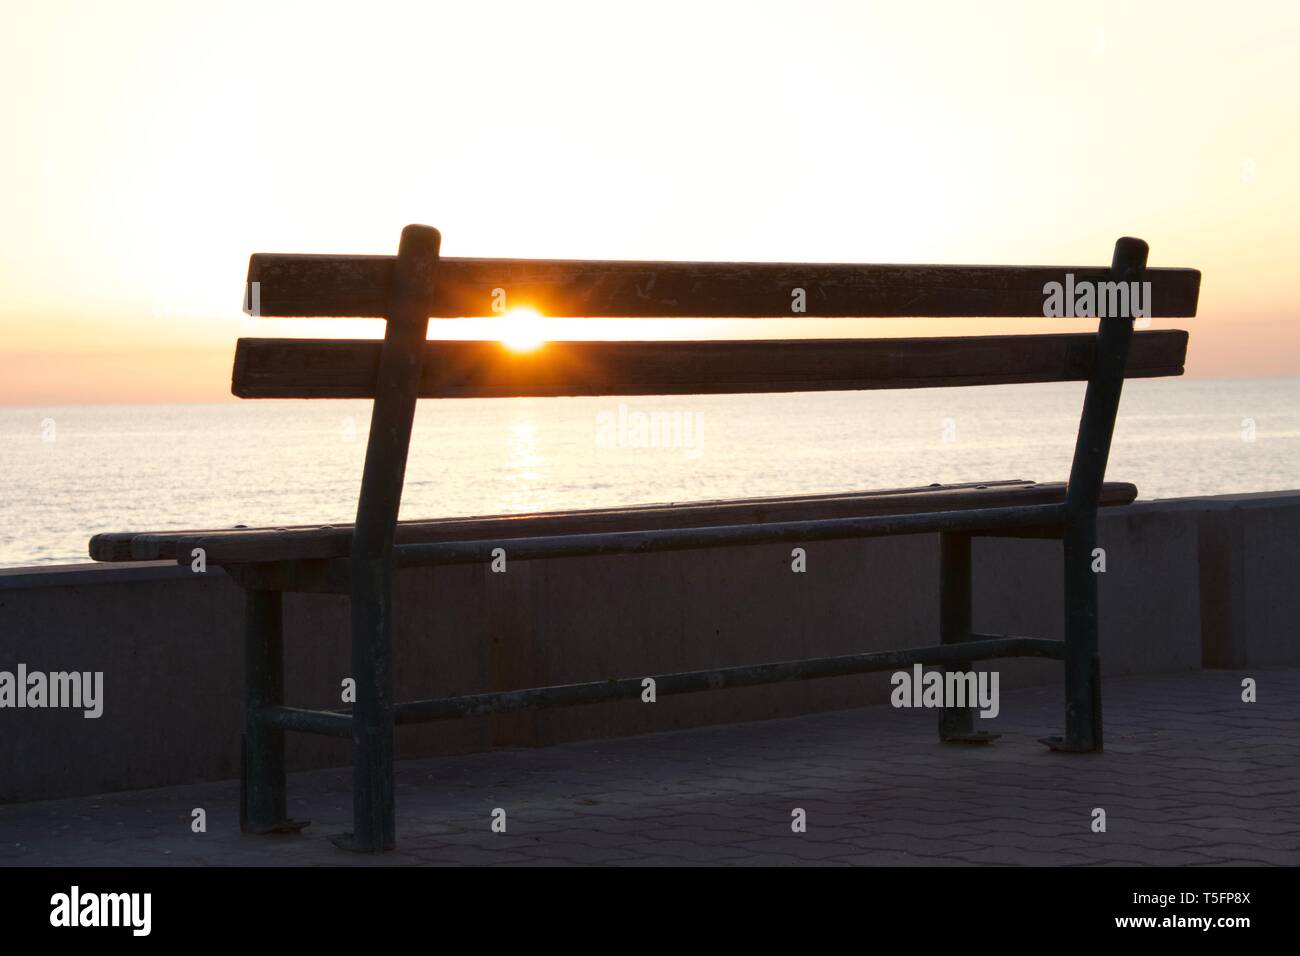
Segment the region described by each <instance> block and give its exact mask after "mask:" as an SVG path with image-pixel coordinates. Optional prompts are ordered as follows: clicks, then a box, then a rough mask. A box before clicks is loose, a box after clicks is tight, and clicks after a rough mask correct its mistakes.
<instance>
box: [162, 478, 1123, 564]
mask: <svg viewBox="0 0 1300 956" xmlns="http://www.w3.org/2000/svg"><path fill="white" fill-rule="evenodd" d="M1136 497H1137V488H1135V487H1134V486H1133V485H1131V484H1127V483H1124V482H1108V483H1107V484H1106V485H1105V486H1104V488H1103V490H1102V500H1101V503H1102V504H1103V505H1107V506H1109V505H1124V504H1128V503H1129V502H1131V501H1133V500H1134V498H1136ZM1064 500H1065V484H1064V483H1062V482H1050V483H1034V482H1030V483H1023V482H1009V483H1002V482H990V483H988V484H985V485H978V486H975V487H971V486H969V485H963V486H952V485H946V486H935V487H932V488H923V489H912V490H907V491H897V492H883V493H870V492H865V493H864V492H860V493H857V494H846V495H835V496H811V497H787V498H778V499H762V500H759V501H757V502H756V501H743V500H742V501H733V502H712V503H701V504H684V505H669V506H655V507H645V508H634V509H625V508H613V509H601V510H597V511H588V512H579V513H565V512H558V513H554V514H548V515H514V516H499V517H495V518H486V519H485V518H473V519H454V518H453V519H446V520H443V521H429V522H402V523H400V524H399V525H398V529H397V537H396V540H397V543H399V544H418V543H433V542H440V541H485V540H508V539H517V538H529V537H540V536H548V535H562V534H591V533H600V532H615V531H638V530H650V529H664V528H703V527H716V526H723V525H732V524H748V523H768V522H780V521H801V520H813V519H820V518H847V517H868V516H874V515H900V514H919V513H930V512H950V511H962V510H970V509H976V508H1000V507H1017V506H1028V505H1043V504H1057V503H1060V502H1062V501H1064ZM351 540H352V529H351V528H350V527H338V528H319V529H301V530H289V529H283V530H260V531H253V530H250V531H242V532H223V533H218V534H210V535H191V536H179V537H177V538H176V539H175V540H174V542H173V543H172V545H171V547H172V553H173V555H174V556H175V558H176V560H177V561H178V562H180V563H181V564H187V563H189V561H190V558H189V555H190V554H191V552H192V550H193V549H194V548H202V549H203V550H204V552H205V554H206V557H207V560H208V562H209V563H212V564H222V563H248V562H271V561H301V560H323V559H330V558H341V557H346V556H347V555H348V552H349V549H350V546H351Z"/></svg>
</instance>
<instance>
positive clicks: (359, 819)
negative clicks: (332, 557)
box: [340, 561, 397, 853]
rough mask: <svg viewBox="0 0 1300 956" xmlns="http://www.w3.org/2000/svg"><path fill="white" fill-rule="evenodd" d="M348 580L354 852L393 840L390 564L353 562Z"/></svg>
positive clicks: (349, 844)
mask: <svg viewBox="0 0 1300 956" xmlns="http://www.w3.org/2000/svg"><path fill="white" fill-rule="evenodd" d="M359 563H360V564H361V565H362V566H361V567H357V568H355V569H354V570H353V576H354V577H353V586H352V674H353V676H354V677H355V679H356V682H357V700H356V704H355V705H354V706H353V708H352V820H353V831H352V836H351V839H350V840H345V841H340V845H342V846H344V847H346V848H347V849H350V850H354V851H356V852H358V853H382V852H383V851H385V850H391V849H393V848H394V847H395V846H396V845H397V824H396V816H395V808H394V796H393V789H394V787H393V727H394V724H393V721H394V709H393V663H392V662H393V621H392V569H391V568H390V567H389V566H388V564H387V562H383V561H374V562H359Z"/></svg>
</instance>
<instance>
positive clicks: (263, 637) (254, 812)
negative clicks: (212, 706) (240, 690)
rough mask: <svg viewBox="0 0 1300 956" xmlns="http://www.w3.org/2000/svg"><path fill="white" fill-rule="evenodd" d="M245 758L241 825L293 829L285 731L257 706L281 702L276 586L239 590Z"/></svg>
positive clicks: (256, 829)
mask: <svg viewBox="0 0 1300 956" xmlns="http://www.w3.org/2000/svg"><path fill="white" fill-rule="evenodd" d="M244 597H245V600H244V609H245V610H244V641H245V643H244V667H245V682H246V683H245V690H244V702H245V707H244V759H243V775H242V779H241V784H242V786H241V794H240V804H241V805H240V811H241V812H240V821H239V822H240V829H242V830H243V831H244V832H245V833H257V834H267V833H293V832H296V831H298V830H301V829H302V828H303V827H305V826H306V825H307V824H306V823H305V822H295V821H292V820H290V819H289V815H288V808H287V804H286V795H285V764H284V731H283V730H278V729H276V728H273V727H267V726H265V725H264V724H263V723H262V710H263V708H266V707H277V706H280V705H282V704H283V703H284V634H283V616H282V601H281V595H280V592H279V591H264V590H246V591H245V592H244Z"/></svg>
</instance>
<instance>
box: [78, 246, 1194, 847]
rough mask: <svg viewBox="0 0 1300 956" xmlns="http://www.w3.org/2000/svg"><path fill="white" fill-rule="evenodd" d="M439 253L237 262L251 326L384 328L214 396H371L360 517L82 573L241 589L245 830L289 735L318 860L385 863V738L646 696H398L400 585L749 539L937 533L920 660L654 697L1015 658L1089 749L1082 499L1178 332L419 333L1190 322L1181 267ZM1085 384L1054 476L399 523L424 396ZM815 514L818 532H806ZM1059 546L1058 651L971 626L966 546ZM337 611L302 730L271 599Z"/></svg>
mask: <svg viewBox="0 0 1300 956" xmlns="http://www.w3.org/2000/svg"><path fill="white" fill-rule="evenodd" d="M439 243H440V238H439V235H438V233H437V231H436V230H434V229H431V228H429V227H427V226H408V227H407V228H406V229H405V230H404V231H403V233H402V238H401V243H400V247H399V250H398V254H397V256H396V257H392V256H328V255H264V254H259V255H254V256H253V257H252V259H251V261H250V265H249V275H248V286H247V292H246V308H247V309H248V310H249V311H251V312H254V313H255V314H260V315H265V316H312V317H321V316H368V317H379V318H385V319H386V320H387V324H386V328H385V335H384V338H383V340H382V341H316V340H300V339H241V340H240V341H239V343H238V347H237V350H236V354H235V365H234V375H233V390H234V393H235V394H236V395H238V396H241V397H244V398H360V397H365V398H371V397H373V399H374V409H373V416H372V420H371V427H370V434H369V443H368V445H367V449H366V459H365V467H364V473H363V477H362V484H361V493H360V500H359V502H358V505H357V518H356V523H355V524H353V525H346V526H335V527H293V528H258V529H240V530H233V531H232V530H194V531H170V532H166V531H153V532H134V533H127V534H116V533H115V534H101V535H96V536H95V537H94V538H93V539H92V540H91V542H90V553H91V556H92V557H93V558H95V559H97V560H101V561H129V560H146V559H159V558H172V559H175V560H176V561H178V562H179V563H181V564H189V563H190V562H191V560H192V558H193V556H194V555H195V554H197V553H198V551H197V550H196V549H202V552H203V554H204V555H205V557H206V560H207V562H208V563H210V564H214V565H218V566H221V567H223V568H224V569H225V570H226V572H227V573H228V574H229V575H230V576H231V577H232V578H233V579H234V580H235V581H237V582H238V583H239V584H240V585H241V586H242V587H243V588H244V589H245V591H246V596H247V601H246V606H247V611H246V621H245V640H246V662H247V688H246V701H247V705H246V711H245V745H244V775H243V778H244V788H243V794H244V795H243V804H244V805H243V825H244V827H245V829H247V830H249V831H251V832H255V833H271V832H281V831H285V830H293V829H297V828H299V827H300V826H302V824H298V823H295V822H293V821H290V820H289V819H288V815H287V811H286V792H285V763H284V734H285V732H286V731H298V732H305V733H315V734H326V735H332V736H337V737H345V738H350V739H351V740H352V743H353V764H354V791H353V801H354V830H353V833H352V834H349V835H345V836H344V837H343V838H340V840H339V841H338V842H340V844H341V845H344V846H348V847H349V848H352V849H356V850H360V851H367V852H380V851H382V850H384V849H387V848H391V847H393V846H394V845H395V839H396V828H395V814H394V802H393V737H394V727H395V725H397V724H406V723H417V722H421V721H429V720H439V719H445V718H453V717H463V716H469V715H480V714H489V713H501V712H507V711H516V710H522V709H528V708H538V707H552V706H563V705H567V704H579V703H590V702H595V701H605V700H613V699H617V698H630V697H636V696H639V695H640V693H641V687H642V685H641V681H642V677H641V676H637V677H630V678H627V679H623V680H606V681H593V682H590V683H585V684H574V685H566V686H561V687H547V688H522V689H517V690H508V691H499V692H490V693H480V694H475V695H471V696H467V697H456V698H447V699H435V700H421V701H413V702H403V703H398V702H396V701H394V700H393V689H392V688H393V680H392V673H393V661H392V621H393V615H394V613H396V612H395V610H394V608H393V607H392V597H391V594H392V576H393V571H394V569H395V568H400V567H409V566H415V565H442V564H459V563H468V562H485V561H489V560H490V559H491V555H492V552H493V549H496V548H504V549H505V551H506V553H507V555H508V558H509V560H510V561H521V560H530V559H540V558H559V557H565V556H574V555H617V554H643V553H649V552H656V551H665V550H674V549H689V548H719V547H730V546H742V545H754V544H759V543H765V542H793V543H799V544H806V543H808V542H813V541H824V540H831V539H845V538H859V537H876V536H885V535H897V534H914V533H923V532H935V533H937V534H938V536H939V542H940V550H941V556H942V560H941V581H940V594H941V605H942V607H941V629H940V630H941V633H940V635H939V637H940V643H939V644H937V645H935V646H931V647H923V648H915V649H910V650H898V651H888V652H879V653H863V654H854V655H849V656H842V657H832V658H816V659H808V660H795V661H783V662H778V663H764V664H746V665H743V666H735V667H726V668H721V669H715V670H711V671H696V672H690V673H678V674H667V675H660V676H658V677H657V678H656V682H657V693H658V694H660V695H668V694H676V693H689V692H693V691H703V690H712V689H717V688H722V687H730V686H743V685H754V684H762V683H771V682H776V681H787V680H797V679H808V678H816V677H829V676H838V675H845V674H860V673H866V672H871V671H884V670H894V669H898V668H904V667H909V666H911V665H913V664H916V663H920V664H925V665H936V666H942V667H947V668H950V669H956V670H965V669H969V668H970V667H971V662H972V661H976V660H987V659H995V658H1003V657H1015V656H1039V657H1048V658H1055V659H1060V660H1063V661H1064V665H1065V698H1066V712H1065V733H1064V736H1062V737H1058V738H1049V739H1048V741H1046V742H1048V743H1049V744H1050V745H1051V746H1052V747H1054V748H1055V749H1058V750H1064V751H1069V752H1090V751H1098V750H1100V749H1101V747H1102V730H1101V699H1100V677H1099V663H1098V661H1099V658H1098V650H1097V646H1098V645H1097V583H1096V578H1095V576H1094V574H1093V572H1092V562H1093V549H1094V548H1095V547H1096V544H1097V537H1096V515H1097V509H1098V507H1100V506H1107V505H1124V504H1127V503H1129V502H1131V501H1133V500H1134V498H1135V497H1136V495H1137V489H1136V488H1134V487H1133V486H1132V485H1128V484H1121V483H1105V482H1104V480H1103V479H1104V475H1105V469H1106V460H1107V457H1108V454H1109V450H1110V442H1111V434H1112V430H1113V427H1114V423H1115V415H1116V411H1117V408H1118V404H1119V398H1120V390H1121V387H1122V385H1123V380H1124V377H1125V376H1126V375H1127V376H1129V377H1152V376H1162V375H1178V374H1181V372H1182V370H1183V359H1184V355H1185V353H1186V347H1187V334H1186V333H1185V332H1181V331H1144V332H1137V333H1135V332H1134V331H1133V322H1132V317H1131V308H1130V307H1129V305H1128V304H1126V305H1124V306H1123V307H1122V308H1121V309H1120V310H1119V311H1120V314H1113V315H1109V316H1106V317H1102V318H1100V321H1099V325H1098V331H1097V333H1096V334H1095V335H1094V334H1092V333H1086V334H1059V333H1057V334H1052V333H1049V334H1039V335H1003V336H983V337H954V338H899V339H884V340H871V339H863V340H859V339H839V340H829V341H828V340H794V341H717V342H551V343H549V344H547V345H545V346H544V347H542V348H541V349H539V350H537V351H534V352H526V353H520V352H514V351H511V350H509V349H507V348H505V347H504V346H502V345H500V344H498V343H495V342H463V341H426V335H427V331H428V324H429V319H430V318H431V317H433V318H443V317H448V318H449V317H461V316H490V315H492V314H493V310H492V304H493V302H494V290H501V289H504V290H507V294H508V297H509V301H510V302H511V303H512V304H513V305H522V304H529V305H532V306H534V307H536V308H538V309H539V310H540V311H542V312H544V313H545V314H549V315H561V316H585V317H608V318H619V317H637V316H647V317H665V318H668V317H677V316H684V317H751V318H764V317H772V318H777V317H781V318H789V317H791V315H792V309H791V303H792V295H793V294H794V290H796V289H802V290H804V295H805V297H806V300H805V301H806V312H804V313H802V314H806V315H808V316H810V317H834V316H845V317H847V316H862V317H878V316H900V317H902V316H908V317H910V316H922V317H923V316H985V317H1025V316H1037V317H1040V318H1041V317H1043V316H1044V314H1045V312H1044V303H1045V300H1046V298H1047V291H1046V290H1047V289H1048V288H1049V286H1048V284H1049V283H1052V282H1061V283H1064V282H1065V281H1066V275H1067V273H1068V274H1072V276H1073V282H1074V285H1075V287H1079V286H1080V283H1085V282H1091V283H1107V282H1124V283H1129V282H1139V281H1141V282H1149V283H1150V296H1149V297H1148V299H1147V307H1148V310H1149V314H1150V315H1152V316H1155V317H1162V318H1164V317H1174V316H1191V315H1194V314H1195V312H1196V302H1197V295H1198V290H1199V284H1200V274H1199V273H1198V272H1196V271H1194V270H1189V269H1147V268H1146V259H1147V246H1146V244H1145V243H1143V242H1141V241H1140V240H1137V239H1121V240H1119V242H1117V243H1116V245H1115V250H1114V256H1113V260H1112V263H1111V266H1110V268H1109V269H1107V268H1092V267H1078V268H1069V267H1005V266H970V267H967V266H922V265H839V264H836V265H809V264H775V263H687V262H579V261H529V260H514V259H452V258H441V257H440V256H439ZM1116 288H1118V287H1115V286H1111V287H1110V292H1111V294H1112V300H1113V301H1118V300H1117V299H1114V294H1115V293H1114V290H1115V289H1116ZM1084 380H1086V381H1087V383H1088V385H1087V390H1086V395H1085V398H1084V403H1083V414H1082V419H1081V422H1080V425H1079V431H1078V435H1077V438H1076V444H1075V451H1074V459H1073V463H1072V466H1071V469H1070V475H1069V480H1068V483H1057V484H1039V483H1035V482H1028V481H1000V482H984V483H980V484H977V485H950V486H930V487H925V488H901V489H892V490H886V491H876V492H855V493H846V494H842V495H820V496H803V497H797V498H779V499H757V500H748V501H734V502H714V503H702V504H685V505H668V506H645V507H636V508H624V509H617V510H614V509H610V510H595V511H581V512H564V513H553V514H544V515H531V516H499V517H492V518H484V519H442V520H431V521H401V522H399V521H398V520H397V515H398V505H399V501H400V498H401V492H402V483H403V479H404V473H405V470H406V456H407V447H408V444H409V440H410V435H411V423H412V418H413V415H414V411H415V403H416V400H417V399H419V398H467V397H483V396H525V395H527V396H554V395H642V394H653V395H663V394H698V393H725V392H792V391H813V390H833V389H878V388H918V387H927V386H951V385H990V384H999V383H1020V382H1056V381H1084ZM814 516H815V517H814ZM980 535H1009V536H1021V537H1052V538H1060V539H1062V540H1063V543H1064V555H1065V573H1064V586H1065V604H1064V607H1065V640H1064V642H1061V641H1052V640H1045V639H1037V638H1030V637H1005V636H994V635H984V634H977V633H972V628H971V583H970V580H971V567H970V560H971V559H970V555H971V539H972V537H975V536H980ZM285 591H300V592H317V593H331V594H347V595H348V596H349V597H350V599H351V601H350V603H351V614H352V674H353V676H354V677H355V679H356V681H357V698H356V703H355V705H354V707H353V708H352V710H351V712H342V711H340V712H324V711H311V710H305V709H302V708H296V707H291V706H287V705H286V703H285V701H284V699H283V686H284V678H283V674H284V671H283V667H284V663H283V656H284V654H283V641H282V620H281V617H282V612H281V595H282V593H283V592H285ZM972 715H973V711H972V710H971V709H948V710H945V711H944V712H943V713H942V716H941V720H940V735H941V736H942V738H943V739H945V740H979V739H983V735H980V734H977V733H975V731H974V723H973V719H972Z"/></svg>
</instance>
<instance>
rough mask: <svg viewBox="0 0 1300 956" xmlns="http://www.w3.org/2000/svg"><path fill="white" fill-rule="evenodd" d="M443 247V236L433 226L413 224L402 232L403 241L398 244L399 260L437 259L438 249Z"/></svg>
mask: <svg viewBox="0 0 1300 956" xmlns="http://www.w3.org/2000/svg"><path fill="white" fill-rule="evenodd" d="M441 245H442V234H441V233H439V232H438V230H437V229H434V228H433V226H422V225H420V224H419V223H412V224H411V225H409V226H407V227H405V228H404V229H403V230H402V239H401V241H400V242H399V243H398V244H397V257H398V258H399V259H437V258H438V248H439V247H440V246H441Z"/></svg>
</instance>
